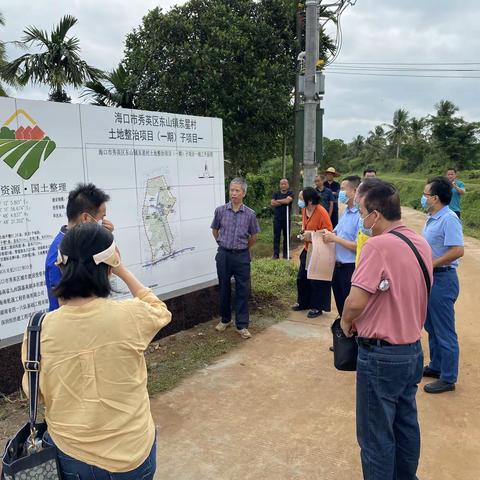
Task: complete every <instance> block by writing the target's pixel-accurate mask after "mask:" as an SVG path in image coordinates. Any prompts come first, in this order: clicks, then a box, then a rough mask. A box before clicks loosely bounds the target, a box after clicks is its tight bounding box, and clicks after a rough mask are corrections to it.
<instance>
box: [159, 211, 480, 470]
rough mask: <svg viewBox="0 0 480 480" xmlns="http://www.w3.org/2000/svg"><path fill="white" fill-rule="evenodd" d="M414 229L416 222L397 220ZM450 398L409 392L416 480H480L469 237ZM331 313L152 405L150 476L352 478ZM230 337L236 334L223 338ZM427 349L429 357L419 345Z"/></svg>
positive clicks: (346, 397) (237, 355)
mask: <svg viewBox="0 0 480 480" xmlns="http://www.w3.org/2000/svg"><path fill="white" fill-rule="evenodd" d="M404 220H405V222H406V223H407V224H408V225H409V226H411V227H413V228H415V229H417V230H420V229H421V227H422V225H423V222H424V216H423V215H422V214H420V213H418V212H415V211H413V210H406V211H405V212H404ZM459 275H460V281H461V294H460V299H459V301H458V302H457V308H456V311H457V326H458V333H459V338H460V348H461V357H460V362H461V364H460V377H459V382H458V384H457V390H456V391H455V392H449V393H446V394H443V395H437V396H431V395H427V394H425V393H424V392H423V390H421V389H420V390H419V394H418V396H417V399H418V407H419V415H420V425H421V430H422V456H421V464H420V468H419V473H418V475H419V478H420V479H421V480H478V479H479V478H480V473H479V472H480V453H479V452H480V416H479V415H478V412H477V408H478V401H479V399H480V366H479V364H480V362H479V360H480V330H479V329H478V326H477V324H478V320H477V319H478V310H479V301H478V300H479V299H480V295H479V293H478V288H479V282H478V277H479V276H480V241H478V240H474V239H471V238H467V239H466V253H465V257H464V259H463V261H462V265H461V267H460V269H459ZM334 316H335V313H334V312H332V313H331V314H324V315H323V316H322V317H320V318H319V319H315V320H314V321H307V320H306V318H305V316H304V315H303V314H297V313H295V314H292V315H291V317H290V319H289V320H288V321H285V322H283V323H281V324H278V325H275V326H274V327H271V328H270V329H268V330H267V331H265V332H264V333H262V334H260V335H258V336H256V337H254V338H252V339H251V340H249V341H247V342H245V344H244V345H243V346H242V347H241V348H240V349H238V350H236V351H234V352H233V353H231V354H228V355H226V356H225V357H223V358H222V359H221V360H220V361H219V362H217V363H216V364H214V365H212V366H210V367H208V368H206V369H204V370H201V371H199V372H198V373H196V374H195V375H194V376H192V377H191V378H189V379H188V380H186V381H185V382H183V383H182V384H181V385H180V386H179V387H177V388H175V389H174V390H172V391H170V392H168V393H166V394H163V395H160V396H158V397H156V398H155V399H153V400H152V411H153V414H154V418H155V421H156V423H157V425H158V427H159V433H158V468H157V476H156V478H158V479H159V480H160V479H162V480H203V479H205V480H247V479H252V480H287V479H288V480H293V479H302V480H314V479H319V480H328V479H335V480H350V479H351V480H353V479H355V480H357V479H360V478H362V476H361V469H360V461H359V451H358V446H357V443H356V437H355V384H354V382H355V375H354V374H353V373H341V372H338V371H336V370H335V369H334V368H333V365H332V354H331V352H329V350H328V347H329V345H330V343H331V342H330V331H329V325H330V323H331V321H332V319H333V318H334ZM228 334H233V332H229V333H228ZM423 340H424V347H425V351H426V355H427V356H428V350H427V349H426V343H425V340H426V338H424V339H423Z"/></svg>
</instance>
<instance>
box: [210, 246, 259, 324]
mask: <svg viewBox="0 0 480 480" xmlns="http://www.w3.org/2000/svg"><path fill="white" fill-rule="evenodd" d="M215 260H216V262H217V275H218V284H219V288H220V314H221V316H222V322H223V323H228V322H230V320H231V319H232V303H231V302H232V300H231V298H232V277H233V278H234V279H235V324H236V326H237V328H239V329H242V328H248V323H249V315H248V298H249V296H250V252H249V251H248V249H245V250H241V251H232V250H225V249H224V248H222V247H220V248H219V249H218V252H217V256H216V257H215Z"/></svg>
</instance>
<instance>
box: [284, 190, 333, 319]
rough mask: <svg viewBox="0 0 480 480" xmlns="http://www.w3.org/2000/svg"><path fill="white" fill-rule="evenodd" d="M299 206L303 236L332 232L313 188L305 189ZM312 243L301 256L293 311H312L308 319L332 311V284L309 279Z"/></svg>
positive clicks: (299, 199) (326, 214) (325, 213)
mask: <svg viewBox="0 0 480 480" xmlns="http://www.w3.org/2000/svg"><path fill="white" fill-rule="evenodd" d="M298 206H299V207H300V208H301V209H302V234H303V233H304V232H306V231H317V230H324V229H327V230H329V231H332V229H333V227H332V222H331V220H330V216H329V215H328V212H327V211H326V210H325V208H323V207H322V206H321V205H320V196H319V195H318V193H317V192H316V190H315V189H314V188H312V187H307V188H304V189H303V190H302V191H301V192H300V194H299V196H298ZM310 243H311V242H309V241H305V244H304V248H303V251H302V253H301V254H300V268H299V270H298V275H297V303H296V304H295V305H293V307H292V310H295V311H298V310H307V309H310V311H309V312H308V314H307V316H308V318H315V317H318V316H319V315H321V314H322V310H323V311H325V312H329V311H330V303H331V296H332V295H331V285H332V282H329V281H324V280H309V279H308V278H307V270H306V260H307V250H308V248H309V245H310Z"/></svg>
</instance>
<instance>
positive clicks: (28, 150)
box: [0, 109, 56, 180]
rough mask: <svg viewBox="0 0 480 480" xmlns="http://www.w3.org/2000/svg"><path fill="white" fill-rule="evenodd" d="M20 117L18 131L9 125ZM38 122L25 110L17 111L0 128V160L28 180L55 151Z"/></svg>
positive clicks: (51, 141)
mask: <svg viewBox="0 0 480 480" xmlns="http://www.w3.org/2000/svg"><path fill="white" fill-rule="evenodd" d="M17 117H18V125H19V126H18V127H17V129H16V130H13V129H11V128H9V125H10V124H11V123H12V122H13V121H14V120H15V119H16V118H17ZM55 147H56V145H55V142H54V141H53V140H50V138H49V137H47V136H46V135H45V133H44V131H43V130H42V129H41V128H40V127H39V126H38V125H37V122H36V121H35V120H34V119H33V118H32V117H31V116H30V115H29V114H28V113H27V112H26V111H25V110H23V109H19V110H17V111H16V112H15V113H14V114H13V115H12V116H11V117H10V118H9V119H8V120H7V121H6V122H5V123H4V124H3V126H2V127H1V128H0V160H3V161H4V162H5V163H6V164H7V165H8V166H9V167H10V168H12V169H14V170H16V172H17V173H18V175H20V176H21V177H22V178H23V179H25V180H28V179H29V178H30V177H31V176H32V175H33V174H34V173H35V172H36V171H37V170H38V169H39V168H40V163H41V162H44V161H45V160H46V159H47V158H48V157H49V156H50V154H51V153H52V152H53V151H54V150H55Z"/></svg>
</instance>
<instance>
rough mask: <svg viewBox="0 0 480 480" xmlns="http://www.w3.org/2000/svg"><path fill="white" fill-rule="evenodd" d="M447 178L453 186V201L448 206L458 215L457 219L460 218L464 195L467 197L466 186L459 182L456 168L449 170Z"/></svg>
mask: <svg viewBox="0 0 480 480" xmlns="http://www.w3.org/2000/svg"><path fill="white" fill-rule="evenodd" d="M447 178H448V179H449V180H450V183H451V184H452V199H451V200H450V203H449V204H448V206H449V207H450V209H451V210H453V211H454V212H455V213H456V214H457V217H458V218H460V217H461V210H462V208H461V203H462V195H465V184H464V183H463V182H462V181H461V180H457V170H456V169H455V168H449V169H448V170H447Z"/></svg>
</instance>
